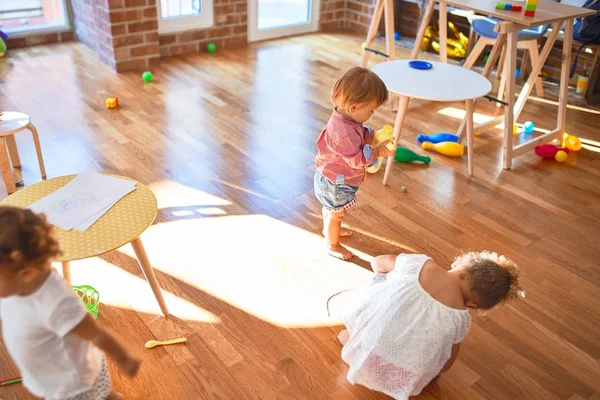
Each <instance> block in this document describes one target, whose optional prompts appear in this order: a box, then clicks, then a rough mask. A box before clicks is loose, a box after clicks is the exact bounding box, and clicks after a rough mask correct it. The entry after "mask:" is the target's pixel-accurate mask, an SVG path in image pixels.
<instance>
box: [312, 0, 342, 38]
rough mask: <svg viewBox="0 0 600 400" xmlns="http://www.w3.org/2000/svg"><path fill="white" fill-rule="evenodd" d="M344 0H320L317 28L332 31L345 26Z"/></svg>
mask: <svg viewBox="0 0 600 400" xmlns="http://www.w3.org/2000/svg"><path fill="white" fill-rule="evenodd" d="M346 3H347V1H346V0H321V16H320V19H319V28H320V30H322V31H333V30H336V29H343V28H345V27H346Z"/></svg>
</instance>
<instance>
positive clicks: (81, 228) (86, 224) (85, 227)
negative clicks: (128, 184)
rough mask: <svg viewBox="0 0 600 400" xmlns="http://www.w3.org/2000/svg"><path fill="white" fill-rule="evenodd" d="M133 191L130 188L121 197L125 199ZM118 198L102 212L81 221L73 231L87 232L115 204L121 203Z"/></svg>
mask: <svg viewBox="0 0 600 400" xmlns="http://www.w3.org/2000/svg"><path fill="white" fill-rule="evenodd" d="M134 190H135V187H132V188H131V190H130V191H129V192H127V193H125V194H124V195H123V197H125V196H126V195H128V194H129V193H131V192H133V191H134ZM123 197H121V198H118V199H116V200H115V201H114V202H113V203H112V204H110V205H109V206H107V207H105V208H103V209H102V210H100V211H98V212H97V213H96V214H94V215H92V216H90V217H89V218H88V219H86V220H84V221H81V222H80V223H79V224H77V225H75V226H74V227H73V229H75V230H76V231H80V232H85V231H87V230H88V229H89V228H90V227H91V226H92V225H94V224H95V223H96V221H98V220H99V219H100V217H102V216H103V215H104V214H106V212H107V211H108V210H110V209H111V208H112V207H113V206H114V205H115V204H117V203H118V202H119V201H121V199H122V198H123Z"/></svg>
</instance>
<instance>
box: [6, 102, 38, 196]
mask: <svg viewBox="0 0 600 400" xmlns="http://www.w3.org/2000/svg"><path fill="white" fill-rule="evenodd" d="M24 129H28V130H29V131H30V132H31V135H32V136H33V143H34V144H35V151H36V153H37V157H38V162H39V164H40V172H41V174H42V179H46V169H45V167H44V159H43V158H42V149H41V147H40V138H39V136H38V133H37V129H35V126H33V124H32V123H31V120H30V119H29V116H28V115H27V114H24V113H21V112H17V111H4V112H2V113H0V171H1V172H2V177H3V178H4V184H5V185H6V191H7V192H8V194H11V193H13V192H14V191H15V190H16V186H15V178H14V176H13V170H12V169H13V167H20V166H21V159H20V157H19V152H18V151H17V142H16V141H15V137H14V134H15V133H17V132H20V131H22V130H24ZM7 148H8V152H7V151H6V149H7ZM9 154H10V157H9Z"/></svg>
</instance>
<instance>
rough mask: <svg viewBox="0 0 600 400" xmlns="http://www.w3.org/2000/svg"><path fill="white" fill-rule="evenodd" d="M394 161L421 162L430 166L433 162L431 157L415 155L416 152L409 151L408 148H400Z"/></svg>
mask: <svg viewBox="0 0 600 400" xmlns="http://www.w3.org/2000/svg"><path fill="white" fill-rule="evenodd" d="M394 160H396V161H397V162H399V163H410V162H413V161H421V162H424V163H425V164H429V163H430V162H431V157H428V156H421V155H419V154H417V153H415V152H414V151H412V150H409V149H407V148H406V147H398V148H397V149H396V155H395V156H394Z"/></svg>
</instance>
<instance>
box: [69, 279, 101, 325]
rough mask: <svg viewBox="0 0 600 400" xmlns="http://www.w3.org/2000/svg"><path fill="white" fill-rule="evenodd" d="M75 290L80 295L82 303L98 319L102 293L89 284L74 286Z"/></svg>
mask: <svg viewBox="0 0 600 400" xmlns="http://www.w3.org/2000/svg"><path fill="white" fill-rule="evenodd" d="M73 291H74V292H75V293H76V294H77V296H79V299H80V300H81V304H83V306H84V307H85V308H87V310H88V311H89V312H90V313H91V314H92V315H93V316H94V319H98V312H99V308H100V293H98V291H97V290H96V289H94V288H93V287H91V286H87V285H82V286H73Z"/></svg>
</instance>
